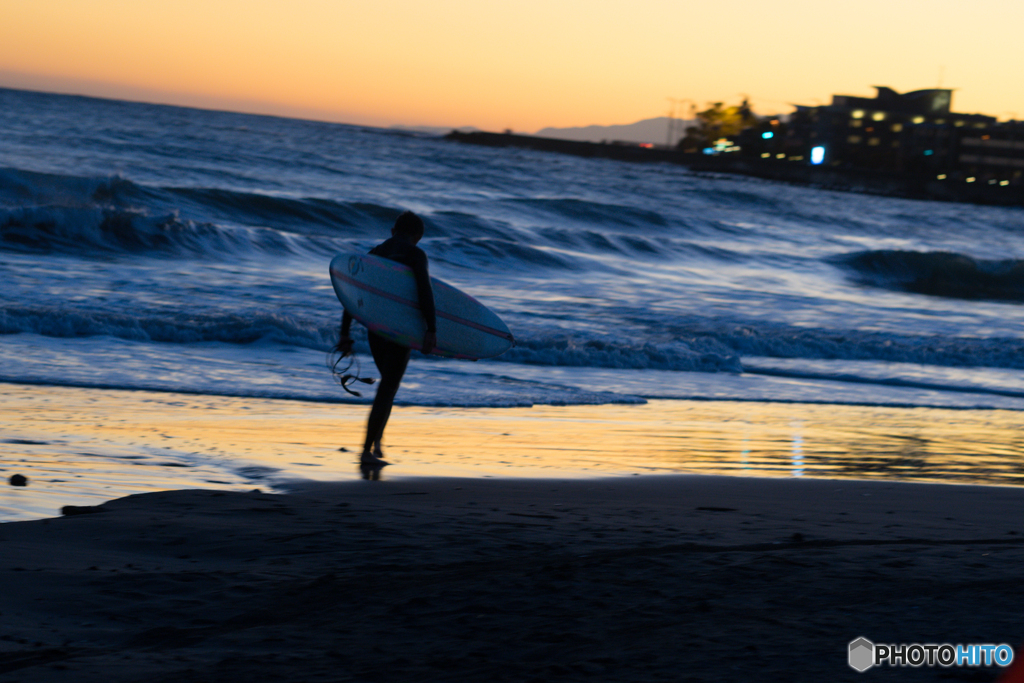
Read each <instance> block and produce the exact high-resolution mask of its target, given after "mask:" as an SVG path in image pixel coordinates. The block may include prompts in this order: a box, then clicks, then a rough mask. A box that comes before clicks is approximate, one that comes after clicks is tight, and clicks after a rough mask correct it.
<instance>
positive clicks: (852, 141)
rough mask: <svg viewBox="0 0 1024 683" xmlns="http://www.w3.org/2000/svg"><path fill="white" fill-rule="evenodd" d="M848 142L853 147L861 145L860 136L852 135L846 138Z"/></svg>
mask: <svg viewBox="0 0 1024 683" xmlns="http://www.w3.org/2000/svg"><path fill="white" fill-rule="evenodd" d="M846 141H847V142H849V143H850V144H851V145H859V144H860V136H859V135H851V136H850V137H848V138H846Z"/></svg>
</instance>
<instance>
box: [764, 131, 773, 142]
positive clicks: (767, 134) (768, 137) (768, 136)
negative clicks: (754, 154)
mask: <svg viewBox="0 0 1024 683" xmlns="http://www.w3.org/2000/svg"><path fill="white" fill-rule="evenodd" d="M761 137H762V138H763V139H765V140H771V139H772V138H773V137H775V133H773V132H771V131H770V130H769V131H766V132H764V133H761Z"/></svg>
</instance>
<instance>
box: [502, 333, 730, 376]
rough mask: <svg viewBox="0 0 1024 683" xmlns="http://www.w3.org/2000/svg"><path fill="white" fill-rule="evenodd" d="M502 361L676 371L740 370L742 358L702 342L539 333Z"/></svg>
mask: <svg viewBox="0 0 1024 683" xmlns="http://www.w3.org/2000/svg"><path fill="white" fill-rule="evenodd" d="M497 360H499V361H503V362H508V363H522V364H527V365H552V366H561V367H589V368H614V369H620V370H625V369H632V370H641V369H642V370H674V371H677V372H741V371H742V366H741V364H740V361H739V358H738V357H737V356H735V355H732V354H728V353H715V352H713V351H707V350H704V349H701V348H700V346H699V345H691V344H687V343H685V342H677V343H661V344H657V343H652V342H643V343H632V342H624V341H605V340H598V339H585V338H578V337H571V336H566V335H538V336H536V337H533V338H525V339H520V340H518V341H517V343H516V346H515V347H514V348H512V349H511V350H509V351H506V352H505V353H504V354H503V355H501V356H499V357H498V359H497Z"/></svg>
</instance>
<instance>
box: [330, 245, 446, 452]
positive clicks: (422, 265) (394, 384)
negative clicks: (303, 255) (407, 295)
mask: <svg viewBox="0 0 1024 683" xmlns="http://www.w3.org/2000/svg"><path fill="white" fill-rule="evenodd" d="M370 253H371V254H372V255H374V256H380V257H381V258H386V259H390V260H392V261H397V262H398V263H401V264H403V265H406V266H409V267H410V268H412V272H413V275H414V276H415V277H416V292H417V295H418V298H419V304H420V311H421V312H422V313H423V320H424V322H426V325H427V332H435V333H436V332H437V317H436V313H435V309H434V290H433V288H432V287H431V286H430V274H429V273H428V272H427V255H426V254H425V253H423V250H422V249H420V248H419V247H417V246H416V245H414V244H410V243H409V242H407V241H405V240H403V239H402V238H400V237H392V238H390V239H388V240H386V241H384V242H382V243H381V244H378V245H377V246H376V247H374V248H373V249H371V250H370ZM349 324H351V316H349V313H348V311H345V317H344V318H343V319H342V333H343V334H344V335H346V336H347V335H348V326H349ZM366 338H367V341H368V342H369V343H370V353H371V354H372V355H373V362H374V363H375V364H376V365H377V370H379V371H380V384H379V385H378V387H377V395H376V396H375V397H374V399H373V408H371V409H370V419H369V422H368V424H367V426H366V443H365V445H364V449H365V450H369V449H370V448H372V446H373V444H374V442H376V441H379V440H380V438H381V435H382V434H383V433H384V427H385V425H387V422H388V418H389V417H390V416H391V406H392V405H393V404H394V400H395V395H396V394H397V393H398V386H399V385H400V384H401V383H402V377H403V376H405V369H406V367H407V366H408V365H409V355H410V353H411V352H412V349H410V348H409V347H408V346H403V345H401V344H397V343H395V342H393V341H390V340H388V339H385V338H384V337H381V336H380V335H377V334H374V333H373V332H369V333H368V334H367V335H366Z"/></svg>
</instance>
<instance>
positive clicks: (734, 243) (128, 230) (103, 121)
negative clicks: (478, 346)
mask: <svg viewBox="0 0 1024 683" xmlns="http://www.w3.org/2000/svg"><path fill="white" fill-rule="evenodd" d="M406 209H410V210H413V211H415V212H417V213H419V214H420V215H421V216H422V217H423V218H424V220H425V221H426V225H427V230H426V236H425V238H424V240H423V241H422V242H421V244H420V246H421V247H423V249H424V250H425V251H426V253H427V254H428V256H429V258H430V268H431V273H432V275H433V276H435V277H438V278H440V279H443V280H445V281H447V282H449V283H451V284H453V285H455V286H457V287H459V288H461V289H463V290H465V291H467V292H468V293H470V294H472V295H473V296H475V297H476V298H478V299H479V300H481V301H482V302H483V303H485V304H486V305H488V306H490V307H491V308H493V309H494V310H495V311H496V312H497V313H498V314H499V315H500V316H501V317H502V318H503V319H504V320H505V321H506V322H507V324H508V325H509V327H510V328H511V330H512V332H513V334H514V335H515V337H516V340H517V346H516V347H515V348H513V349H512V350H510V351H509V352H507V353H505V354H504V355H503V356H501V357H499V358H497V359H494V360H487V361H480V362H476V363H473V362H466V361H455V360H443V359H437V358H429V357H420V356H419V355H418V354H415V355H416V356H417V357H416V358H414V360H413V362H412V364H411V366H410V369H409V372H408V375H407V379H406V381H405V383H404V384H403V387H402V389H401V391H400V392H399V395H398V402H399V403H400V404H405V405H417V406H449V407H451V406H459V407H487V408H495V407H523V406H531V405H542V404H547V405H583V404H615V403H620V404H637V403H643V402H645V401H647V400H649V399H670V400H683V399H708V400H739V401H750V400H757V401H777V402H807V403H832V404H835V403H839V404H855V405H868V406H871V405H877V406H918V407H930V408H957V409H1009V410H1014V411H1019V410H1024V305H1022V304H1024V210H1022V209H1018V208H1003V207H986V206H976V205H968V204H954V203H937V202H922V201H914V200H906V199H897V198H888V197H879V196H868V195H861V194H853V193H842V192H835V191H827V190H823V189H816V188H813V187H803V186H795V185H787V184H780V183H775V182H768V181H763V180H758V179H751V178H744V177H738V176H725V175H707V174H695V173H692V172H690V171H689V170H687V169H686V168H684V167H681V166H675V165H671V164H662V163H658V164H629V163H624V162H617V161H612V160H603V159H584V158H576V157H571V156H560V155H556V154H550V153H543V152H539V151H531V150H519V149H491V148H485V147H476V146H470V145H463V144H458V143H454V142H449V141H446V140H444V139H443V138H440V137H436V136H426V135H416V134H410V133H407V132H401V131H395V130H385V129H377V128H366V127H359V126H350V125H340V124H333V123H323V122H315V121H305V120H295V119H286V118H275V117H268V116H255V115H246V114H238V113H228V112H216V111H206V110H198V109H189V108H181V107H172V106H162V105H150V104H140V103H129V102H120V101H114V100H101V99H93V98H86V97H76V96H64V95H52V94H43V93H33V92H26V91H17V90H8V89H0V382H5V383H13V384H47V385H58V386H73V387H94V388H104V389H141V390H149V391H173V392H183V393H188V394H194V395H211V396H228V397H259V398H283V399H296V400H305V401H318V402H367V401H369V400H370V398H371V396H372V389H367V390H365V391H364V396H363V397H362V398H357V397H354V396H351V395H349V394H347V393H345V392H344V391H343V390H342V389H341V388H340V387H339V386H338V385H337V384H336V383H335V381H334V379H333V377H332V375H331V373H330V371H329V370H328V368H327V365H326V360H327V355H328V350H329V348H330V347H331V345H332V344H333V343H334V341H335V340H336V335H337V327H338V322H339V319H340V317H341V307H340V304H339V303H338V301H337V299H336V298H335V296H334V293H333V291H332V288H331V284H330V281H329V278H328V273H327V266H328V263H329V261H330V260H331V258H332V256H334V255H335V254H337V253H339V252H344V251H366V250H368V249H370V248H371V247H373V246H374V245H375V244H377V243H379V242H380V241H382V240H383V239H385V238H386V237H387V236H388V234H389V230H390V227H391V224H392V222H393V221H394V218H395V217H396V216H397V215H398V214H399V213H400V212H401V211H403V210H406ZM355 328H356V338H357V344H356V350H357V355H358V356H359V357H360V358H361V371H362V373H363V374H364V375H367V376H373V375H374V374H375V369H374V367H373V364H372V361H371V360H370V359H369V355H368V349H367V346H366V342H365V332H364V331H363V330H362V328H361V327H359V326H358V325H356V326H355Z"/></svg>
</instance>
